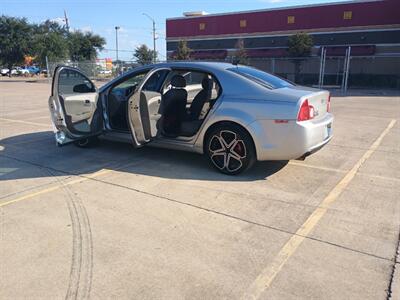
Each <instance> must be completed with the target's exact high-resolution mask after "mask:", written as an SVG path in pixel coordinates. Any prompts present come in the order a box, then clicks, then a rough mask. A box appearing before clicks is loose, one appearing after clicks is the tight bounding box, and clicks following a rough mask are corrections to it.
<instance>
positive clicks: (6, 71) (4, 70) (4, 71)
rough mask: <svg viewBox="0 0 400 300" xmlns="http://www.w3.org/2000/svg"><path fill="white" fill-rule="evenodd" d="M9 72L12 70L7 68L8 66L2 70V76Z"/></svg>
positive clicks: (0, 72) (0, 71)
mask: <svg viewBox="0 0 400 300" xmlns="http://www.w3.org/2000/svg"><path fill="white" fill-rule="evenodd" d="M8 72H10V69H7V68H3V69H1V70H0V74H1V76H7V75H8Z"/></svg>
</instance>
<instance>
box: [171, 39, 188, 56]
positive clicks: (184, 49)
mask: <svg viewBox="0 0 400 300" xmlns="http://www.w3.org/2000/svg"><path fill="white" fill-rule="evenodd" d="M191 52H192V49H190V48H189V47H188V45H187V41H186V40H180V41H179V43H178V49H177V51H176V55H175V56H174V59H175V60H189V59H190V53H191Z"/></svg>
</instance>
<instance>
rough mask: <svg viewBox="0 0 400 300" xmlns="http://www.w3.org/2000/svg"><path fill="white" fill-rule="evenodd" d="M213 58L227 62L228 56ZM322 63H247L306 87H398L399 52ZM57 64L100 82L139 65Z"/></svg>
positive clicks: (297, 60) (259, 60)
mask: <svg viewBox="0 0 400 300" xmlns="http://www.w3.org/2000/svg"><path fill="white" fill-rule="evenodd" d="M322 59H323V58H322ZM213 61H229V62H230V61H231V59H226V60H213ZM324 62H325V63H324V67H321V57H319V56H312V57H301V58H249V59H248V63H249V65H251V66H253V67H256V68H258V69H261V70H264V71H267V72H270V73H273V74H276V75H278V76H281V77H283V78H286V79H288V80H290V81H293V82H295V83H297V84H301V85H306V86H313V87H325V88H342V89H343V85H344V81H345V80H344V79H346V77H347V78H348V80H347V87H348V88H368V89H371V88H388V89H400V55H399V56H387V57H384V56H350V57H349V60H348V66H347V65H346V57H343V56H337V57H334V56H332V57H331V56H327V57H326V58H325V60H324ZM59 64H64V65H68V66H72V67H76V68H79V69H81V70H82V71H83V72H84V73H85V74H86V75H87V76H89V77H90V78H92V79H96V80H103V81H107V80H111V79H112V78H114V77H116V76H118V75H120V74H122V73H124V72H126V71H128V70H130V69H132V68H135V67H137V66H138V64H137V63H135V62H126V61H125V62H122V61H121V62H118V63H115V62H113V64H112V68H109V69H105V68H104V66H102V64H99V63H98V62H70V61H57V62H49V74H50V76H52V74H53V73H54V69H55V67H56V66H57V65H59ZM321 73H322V74H321ZM346 73H347V75H346Z"/></svg>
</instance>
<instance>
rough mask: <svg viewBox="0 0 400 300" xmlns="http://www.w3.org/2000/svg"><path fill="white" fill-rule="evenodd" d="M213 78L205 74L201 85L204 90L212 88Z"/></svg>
mask: <svg viewBox="0 0 400 300" xmlns="http://www.w3.org/2000/svg"><path fill="white" fill-rule="evenodd" d="M212 84H213V80H212V79H210V78H208V75H206V76H204V78H203V81H202V82H201V86H202V87H203V89H204V90H210V89H211V88H212Z"/></svg>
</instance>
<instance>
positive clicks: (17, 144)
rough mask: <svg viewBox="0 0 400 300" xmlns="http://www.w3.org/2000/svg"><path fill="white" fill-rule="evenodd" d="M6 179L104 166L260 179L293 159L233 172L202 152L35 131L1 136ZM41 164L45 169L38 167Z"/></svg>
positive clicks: (1, 173) (165, 174) (177, 175)
mask: <svg viewBox="0 0 400 300" xmlns="http://www.w3.org/2000/svg"><path fill="white" fill-rule="evenodd" d="M0 162H1V163H0V166H1V167H0V180H14V179H23V178H38V177H48V176H52V175H55V176H60V175H68V174H69V175H71V174H73V175H87V174H90V173H94V172H97V171H99V170H102V169H111V170H118V171H119V172H126V173H131V174H137V175H145V176H155V177H160V178H168V179H188V180H215V181H254V180H265V179H267V178H268V177H269V176H271V175H272V174H274V173H276V172H278V171H280V170H281V169H282V168H283V167H285V166H286V165H287V163H288V162H287V161H270V162H258V163H257V164H256V165H255V166H254V167H253V168H252V169H250V170H248V171H247V172H245V173H243V174H240V175H237V176H228V175H225V174H221V173H219V172H218V171H217V170H215V169H214V168H212V167H211V166H210V164H209V162H208V161H207V159H206V158H205V157H204V156H202V155H198V154H194V153H189V152H182V151H174V150H166V149H158V148H152V147H143V148H140V149H135V148H133V147H132V146H131V145H130V144H124V143H117V142H110V141H105V140H102V141H100V142H99V144H98V145H97V146H95V147H92V148H88V149H82V148H78V147H75V146H74V145H67V146H64V147H57V146H56V145H55V141H54V138H53V133H52V132H51V131H42V132H34V133H28V134H23V135H17V136H12V137H8V138H4V139H3V140H0ZM38 168H39V171H38Z"/></svg>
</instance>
